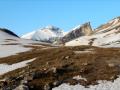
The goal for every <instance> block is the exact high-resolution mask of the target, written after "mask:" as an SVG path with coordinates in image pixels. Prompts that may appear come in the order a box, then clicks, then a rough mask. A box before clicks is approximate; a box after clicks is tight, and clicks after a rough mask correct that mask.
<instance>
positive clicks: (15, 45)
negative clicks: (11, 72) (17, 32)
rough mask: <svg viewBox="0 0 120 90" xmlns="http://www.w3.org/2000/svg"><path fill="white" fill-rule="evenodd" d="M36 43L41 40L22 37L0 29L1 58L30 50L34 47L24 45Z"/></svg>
mask: <svg viewBox="0 0 120 90" xmlns="http://www.w3.org/2000/svg"><path fill="white" fill-rule="evenodd" d="M34 43H38V44H40V43H41V42H37V41H32V40H25V39H21V38H18V37H16V36H14V35H11V34H9V33H6V32H5V31H4V30H1V29H0V51H1V52H0V58H3V57H7V56H11V55H16V54H17V53H20V52H26V51H29V50H31V49H32V48H27V47H24V45H33V44H34Z"/></svg>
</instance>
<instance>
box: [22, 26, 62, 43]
mask: <svg viewBox="0 0 120 90" xmlns="http://www.w3.org/2000/svg"><path fill="white" fill-rule="evenodd" d="M63 35H64V32H63V30H62V29H60V28H58V27H55V26H52V25H49V26H46V27H44V28H41V29H38V30H36V31H33V32H31V33H28V34H26V35H23V36H22V38H25V39H32V40H37V41H44V42H54V41H55V40H56V39H58V38H61V37H63Z"/></svg>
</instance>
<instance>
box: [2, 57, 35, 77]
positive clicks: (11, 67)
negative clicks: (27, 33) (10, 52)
mask: <svg viewBox="0 0 120 90" xmlns="http://www.w3.org/2000/svg"><path fill="white" fill-rule="evenodd" d="M34 60H35V58H34V59H30V60H27V61H22V62H19V63H15V64H12V65H8V64H0V75H3V74H5V73H7V72H10V71H13V70H15V69H18V68H22V67H25V66H26V65H27V63H29V62H32V61H34Z"/></svg>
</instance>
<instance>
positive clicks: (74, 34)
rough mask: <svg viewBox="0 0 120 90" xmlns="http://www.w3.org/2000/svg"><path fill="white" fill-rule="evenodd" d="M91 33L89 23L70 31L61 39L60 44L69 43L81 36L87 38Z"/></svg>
mask: <svg viewBox="0 0 120 90" xmlns="http://www.w3.org/2000/svg"><path fill="white" fill-rule="evenodd" d="M92 33H93V31H92V28H91V25H90V22H88V23H85V24H83V25H81V26H78V27H76V28H74V29H72V31H71V32H69V33H68V34H66V35H65V36H64V37H62V38H61V41H62V43H65V42H69V41H71V40H73V39H76V38H78V37H81V36H88V35H91V34H92Z"/></svg>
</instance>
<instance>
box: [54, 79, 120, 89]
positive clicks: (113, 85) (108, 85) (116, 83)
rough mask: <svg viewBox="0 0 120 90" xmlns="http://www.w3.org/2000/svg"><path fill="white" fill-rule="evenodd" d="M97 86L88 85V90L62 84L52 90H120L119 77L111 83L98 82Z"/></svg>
mask: <svg viewBox="0 0 120 90" xmlns="http://www.w3.org/2000/svg"><path fill="white" fill-rule="evenodd" d="M98 83H99V84H98V85H90V86H89V87H88V88H85V87H84V86H82V85H80V84H77V85H69V84H62V85H60V86H59V87H56V88H53V89H52V90H120V77H119V78H117V79H116V80H114V81H113V82H111V81H98Z"/></svg>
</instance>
